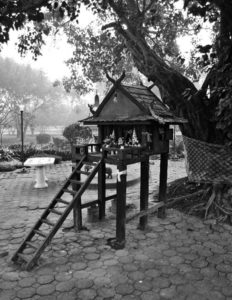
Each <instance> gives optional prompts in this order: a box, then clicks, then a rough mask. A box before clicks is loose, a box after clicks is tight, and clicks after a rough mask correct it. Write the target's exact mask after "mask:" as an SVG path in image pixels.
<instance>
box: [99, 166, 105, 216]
mask: <svg viewBox="0 0 232 300" xmlns="http://www.w3.org/2000/svg"><path fill="white" fill-rule="evenodd" d="M105 198H106V165H105V162H104V161H103V162H102V164H101V166H100V169H99V171H98V201H99V219H100V220H101V219H102V218H104V217H105V214H106V200H105Z"/></svg>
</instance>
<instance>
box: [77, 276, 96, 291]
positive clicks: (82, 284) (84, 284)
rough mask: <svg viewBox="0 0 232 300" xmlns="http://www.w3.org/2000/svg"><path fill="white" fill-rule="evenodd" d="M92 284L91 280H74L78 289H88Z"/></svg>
mask: <svg viewBox="0 0 232 300" xmlns="http://www.w3.org/2000/svg"><path fill="white" fill-rule="evenodd" d="M93 284H94V282H93V280H91V279H88V278H85V279H79V280H76V282H75V286H76V287H77V288H78V289H89V288H91V287H92V286H93Z"/></svg>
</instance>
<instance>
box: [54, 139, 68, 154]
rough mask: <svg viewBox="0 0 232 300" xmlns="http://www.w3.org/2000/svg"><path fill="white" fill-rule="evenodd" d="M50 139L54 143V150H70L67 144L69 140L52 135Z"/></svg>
mask: <svg viewBox="0 0 232 300" xmlns="http://www.w3.org/2000/svg"><path fill="white" fill-rule="evenodd" d="M52 139H53V143H54V146H55V148H56V150H59V151H60V150H64V151H68V150H70V144H69V142H67V140H64V139H61V138H57V137H52Z"/></svg>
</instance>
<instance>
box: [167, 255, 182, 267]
mask: <svg viewBox="0 0 232 300" xmlns="http://www.w3.org/2000/svg"><path fill="white" fill-rule="evenodd" d="M169 261H170V263H171V264H172V265H179V264H181V263H182V262H184V259H183V258H182V257H180V256H177V255H176V256H172V257H170V258H169Z"/></svg>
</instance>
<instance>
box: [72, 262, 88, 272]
mask: <svg viewBox="0 0 232 300" xmlns="http://www.w3.org/2000/svg"><path fill="white" fill-rule="evenodd" d="M86 268H87V264H86V263H85V262H77V263H75V264H72V269H73V270H84V269H86Z"/></svg>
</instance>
